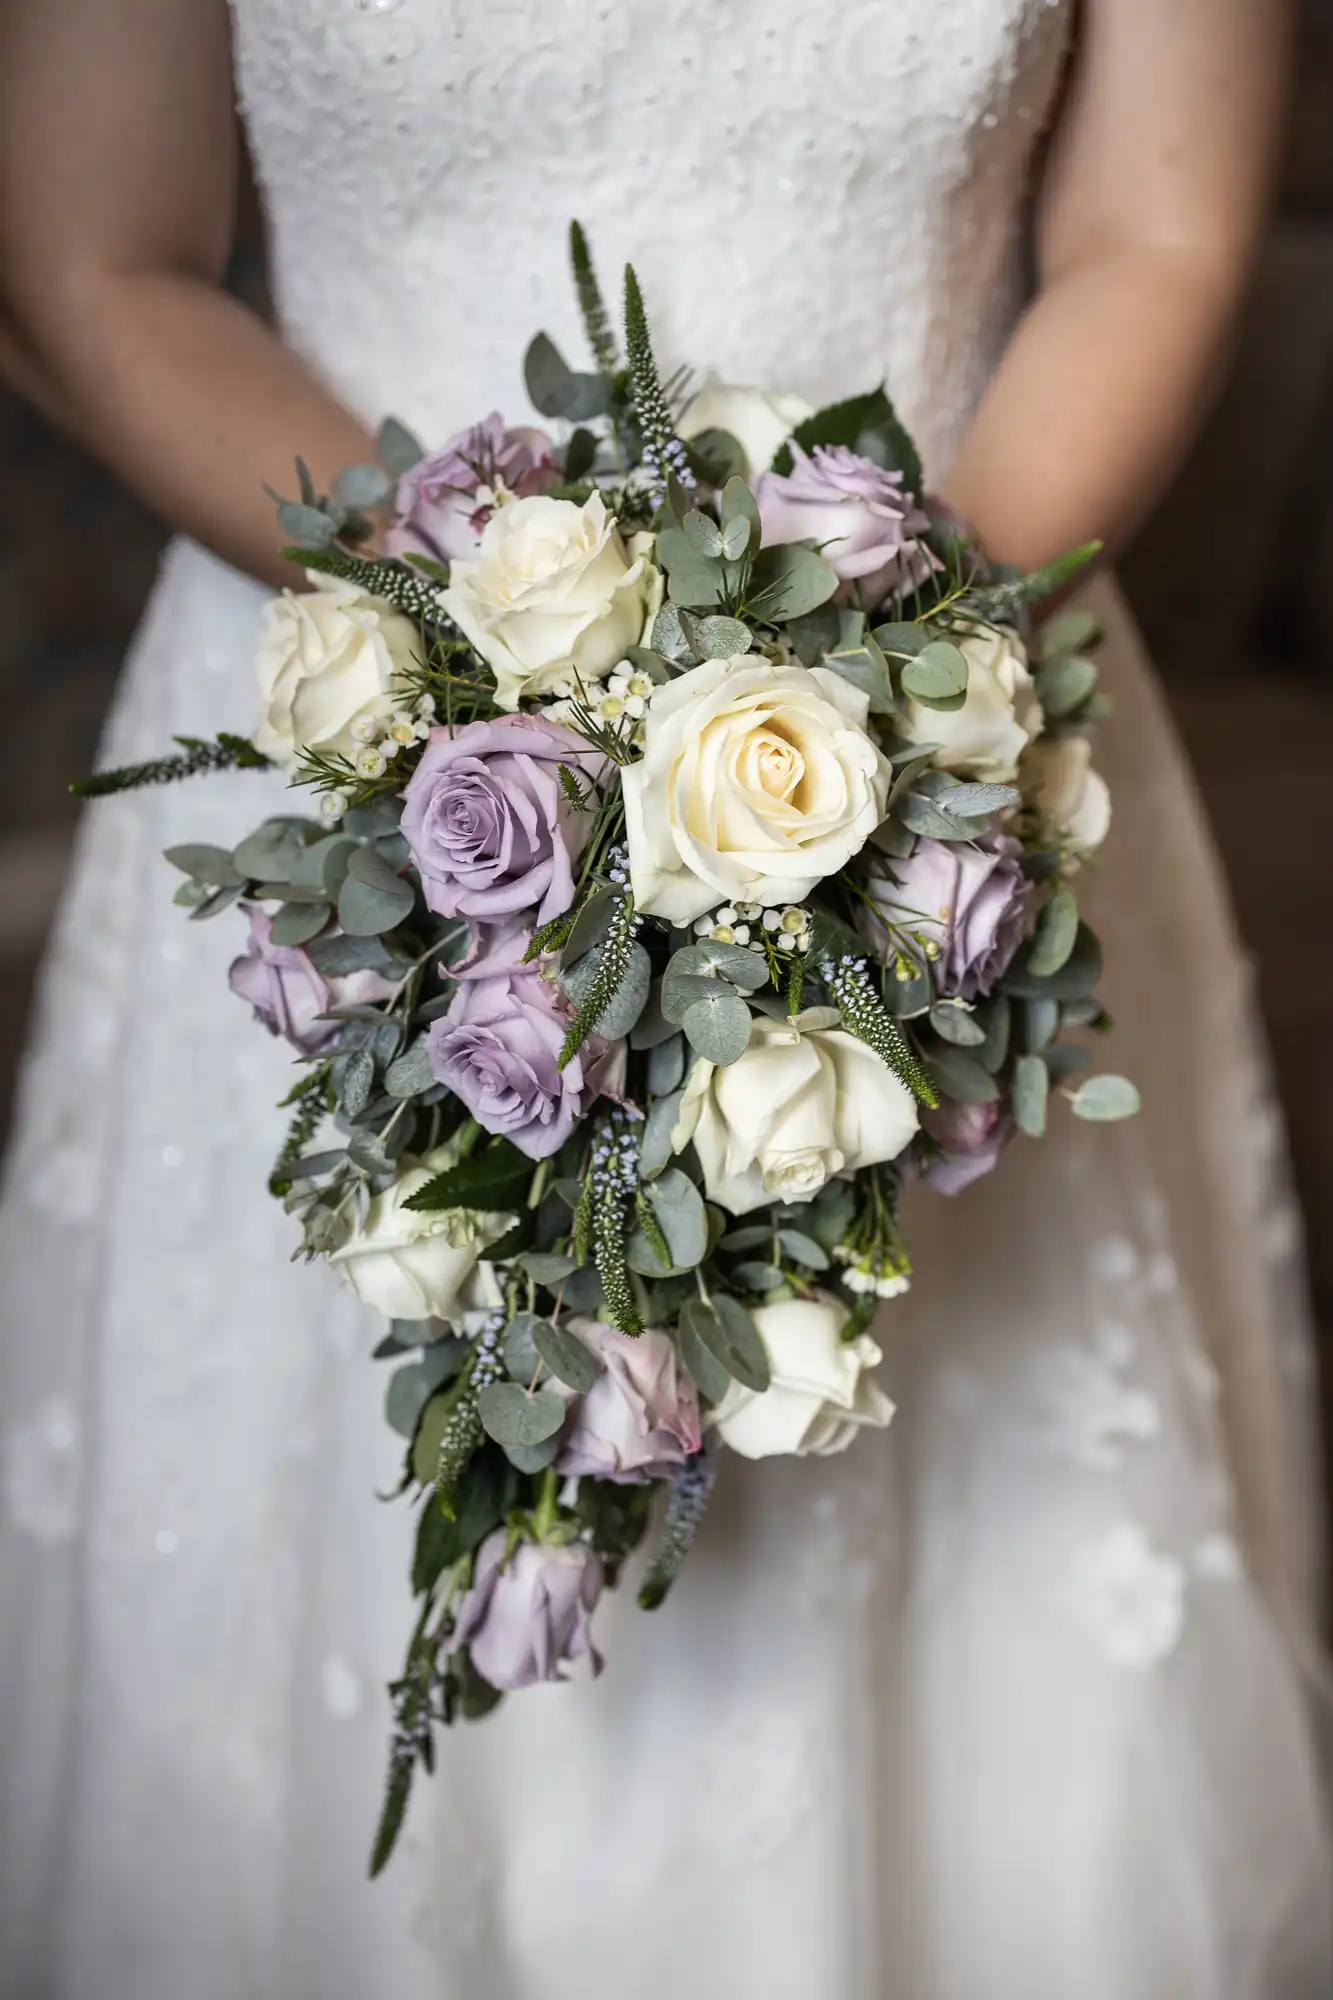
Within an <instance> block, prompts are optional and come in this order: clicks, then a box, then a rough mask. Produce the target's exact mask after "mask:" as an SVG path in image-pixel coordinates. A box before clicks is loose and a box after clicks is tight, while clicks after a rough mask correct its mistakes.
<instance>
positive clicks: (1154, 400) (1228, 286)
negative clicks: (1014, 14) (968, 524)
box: [947, 0, 1288, 564]
mask: <svg viewBox="0 0 1333 2000" xmlns="http://www.w3.org/2000/svg"><path fill="white" fill-rule="evenodd" d="M1287 41H1288V21H1287V6H1286V4H1285V0H1086V5H1085V7H1084V10H1083V21H1082V30H1081V41H1080V47H1079V50H1078V54H1077V56H1076V67H1075V70H1074V74H1073V76H1072V78H1071V84H1070V90H1069V93H1068V97H1067V101H1066V104H1065V109H1064V112H1063V115H1062V118H1061V121H1060V125H1059V127H1058V129H1057V131H1056V132H1055V134H1054V137H1053V141H1052V145H1051V150H1050V154H1049V157H1048V160H1047V164H1046V168H1045V172H1044V175H1043V182H1042V187H1041V190H1040V197H1039V210H1038V231H1037V253H1038V292H1037V296H1036V298H1035V300H1034V302H1033V304H1032V306H1031V307H1030V309H1029V311H1028V312H1027V314H1026V316H1025V317H1024V319H1023V321H1022V322H1021V324H1020V326H1019V328H1018V330H1017V332H1016V334H1015V336H1014V339H1013V342H1012V345H1011V346H1010V348H1009V350H1008V352H1007V354H1006V355H1005V358H1004V360H1003V362H1002V364H1001V367H1000V370H999V372H998V374H997V376H996V378H995V380H994V382H993V384H992V385H991V388H990V390H989V392H988V393H987V395H986V397H985V399H984V401H983V403H982V407H981V409H980V411H979V413H978V416H977V419H976V422H975V424H974V426H973V428H972V430H971V432H970V434H969V436H968V437H967V439H966V441H965V443H964V447H963V450H962V452H961V455H960V457H959V460H958V463H957V465H956V466H955V468H954V471H953V474H952V476H951V478H950V479H949V480H948V482H947V492H948V497H949V498H950V499H951V500H952V501H953V503H954V505H955V506H957V507H958V509H959V510H960V512H962V513H963V514H964V515H966V516H967V517H968V518H969V519H970V520H972V521H973V522H974V523H975V525H976V526H977V528H978V529H979V530H980V532H981V534H982V536H983V538H984V539H985V541H986V542H987V543H988V545H989V546H990V547H991V549H992V550H993V551H994V553H996V554H997V555H999V556H1001V557H1004V558H1006V559H1008V560H1010V561H1014V562H1019V563H1023V564H1037V563H1040V562H1044V561H1046V560H1048V559H1049V558H1050V557H1052V556H1054V555H1056V554H1058V553H1059V552H1060V551H1061V550H1063V549H1066V548H1069V547H1071V546H1072V545H1074V544H1077V543H1081V542H1085V541H1088V540H1091V539H1093V538H1094V537H1100V538H1101V539H1103V540H1105V541H1106V542H1108V543H1109V544H1110V545H1111V546H1112V547H1114V546H1115V545H1116V544H1117V543H1119V542H1121V541H1122V540H1123V539H1124V537H1125V535H1126V533H1127V532H1128V531H1129V530H1130V529H1132V528H1133V527H1134V525H1135V524H1136V523H1137V521H1138V520H1139V519H1140V517H1141V516H1142V514H1143V513H1144V511H1145V509H1146V508H1147V507H1148V506H1149V505H1150V504H1151V502H1152V501H1153V499H1154V498H1155V497H1156V495H1157V493H1158V492H1159V490H1160V488H1161V486H1162V485H1163V483H1164V482H1165V481H1166V480H1167V479H1168V478H1169V477H1170V475H1171V473H1172V472H1173V471H1174V469H1175V466H1176V464H1177V462H1178V460H1179V458H1180V456H1181V454H1182V452H1183V451H1184V449H1185V446H1186V444H1187V443H1188V440H1189V437H1190V434H1191V431H1192V429H1193V427H1194V426H1195V424H1196V422H1197V420H1198V417H1199V415H1200V412H1201V410H1202V409H1203V408H1204V406H1205V405H1206V402H1207V399H1208V396H1209V393H1210V390H1211V387H1212V385H1213V382H1214V381H1215V379H1216V374H1217V369H1218V362H1219V359H1220V357H1221V354H1222V352H1223V349H1224V346H1225V343H1226V338H1227V334H1228V330H1229V328H1230V325H1231V321H1232V317H1233V314H1234V311H1235V307H1236V303H1237V300H1238V297H1239V295H1240V292H1241V289H1242V286H1243V284H1244V280H1245V275H1246V272H1247V269H1248V265H1249V259H1250V255H1251V252H1252V249H1253V246H1254V241H1255V237H1256V233H1257V230H1258V227H1259V223H1260V221H1261V218H1262V214H1263V209H1264V204H1265V200H1266V197H1267V193H1268V185H1269V179H1270V174H1271V166H1272V157H1273V151H1274V136H1275V133H1276V130H1277V127H1278V122H1279V112H1280V106H1281V99H1282V84H1283V80H1284V71H1285V62H1286V53H1287Z"/></svg>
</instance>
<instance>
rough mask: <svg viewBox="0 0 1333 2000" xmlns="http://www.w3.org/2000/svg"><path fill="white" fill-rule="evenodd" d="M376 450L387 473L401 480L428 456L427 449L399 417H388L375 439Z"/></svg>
mask: <svg viewBox="0 0 1333 2000" xmlns="http://www.w3.org/2000/svg"><path fill="white" fill-rule="evenodd" d="M375 448H376V450H377V451H378V452H379V455H380V458H381V460H382V462H383V464H384V468H385V470H386V471H387V472H391V473H392V474H393V476H394V478H395V479H401V478H402V476H403V474H404V473H405V472H410V471H411V470H412V467H413V466H414V465H419V464H420V462H421V460H422V459H423V458H424V457H425V456H426V448H425V446H424V445H423V444H422V443H421V442H420V440H419V439H418V438H416V437H414V436H413V434H412V432H411V431H410V430H409V429H408V428H407V425H406V424H404V423H400V422H399V420H398V418H397V417H386V418H385V419H384V422H383V423H382V424H381V425H380V428H379V435H378V436H377V437H376V439H375Z"/></svg>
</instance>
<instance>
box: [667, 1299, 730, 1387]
mask: <svg viewBox="0 0 1333 2000" xmlns="http://www.w3.org/2000/svg"><path fill="white" fill-rule="evenodd" d="M702 1319H708V1320H710V1321H713V1327H712V1332H713V1340H714V1342H720V1341H721V1340H723V1338H724V1337H725V1336H724V1334H723V1331H722V1328H721V1326H720V1325H719V1324H718V1323H717V1322H716V1321H715V1320H714V1316H713V1314H712V1313H711V1312H709V1310H708V1307H707V1306H706V1305H704V1303H703V1301H702V1300H701V1299H687V1300H686V1302H685V1304H684V1306H683V1307H682V1308H681V1314H680V1319H679V1321H678V1322H677V1325H676V1339H677V1341H678V1343H679V1346H680V1355H681V1360H682V1361H683V1362H684V1363H685V1366H686V1368H687V1369H688V1370H689V1372H690V1374H691V1376H692V1377H693V1378H694V1383H695V1387H696V1388H697V1389H698V1391H699V1394H700V1395H701V1396H704V1397H706V1398H707V1400H708V1401H709V1402H710V1403H720V1402H721V1401H722V1398H723V1397H724V1396H725V1395H726V1393H727V1390H728V1388H729V1386H730V1384H731V1374H730V1371H729V1370H728V1369H727V1368H725V1367H724V1366H723V1364H722V1362H721V1361H719V1360H718V1358H717V1355H716V1354H715V1353H714V1351H713V1346H712V1345H711V1344H710V1343H709V1342H708V1341H706V1340H705V1339H704V1338H703V1336H702V1334H701V1333H700V1330H699V1328H700V1321H701V1320H702Z"/></svg>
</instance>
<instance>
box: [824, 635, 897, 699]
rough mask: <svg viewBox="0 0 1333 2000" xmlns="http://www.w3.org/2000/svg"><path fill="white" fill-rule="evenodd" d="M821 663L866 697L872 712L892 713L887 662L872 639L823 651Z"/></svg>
mask: <svg viewBox="0 0 1333 2000" xmlns="http://www.w3.org/2000/svg"><path fill="white" fill-rule="evenodd" d="M823 664H824V666H825V667H826V668H827V669H828V671H829V672H830V673H833V674H837V675H839V676H840V678H841V679H842V680H845V681H847V682H849V683H850V685H851V686H852V687H854V688H855V689H856V690H857V691H858V693H860V694H863V695H866V696H867V697H868V699H869V702H870V713H871V714H872V715H890V714H892V712H893V708H894V700H893V683H892V681H891V680H890V678H889V664H888V661H887V660H886V659H885V657H884V655H883V653H881V651H880V649H879V647H878V646H877V645H876V644H875V642H874V641H873V639H872V640H866V641H864V642H863V643H862V644H861V645H859V646H854V647H850V648H848V649H847V650H846V651H842V650H840V651H837V652H831V653H825V655H824V659H823Z"/></svg>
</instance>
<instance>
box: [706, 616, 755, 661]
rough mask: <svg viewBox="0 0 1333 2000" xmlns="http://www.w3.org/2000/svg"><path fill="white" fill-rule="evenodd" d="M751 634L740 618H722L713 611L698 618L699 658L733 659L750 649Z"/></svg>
mask: <svg viewBox="0 0 1333 2000" xmlns="http://www.w3.org/2000/svg"><path fill="white" fill-rule="evenodd" d="M753 636H754V635H753V634H752V633H751V631H750V628H749V626H748V625H747V624H745V623H744V621H743V620H742V619H740V618H724V617H722V616H721V615H720V614H717V613H714V614H713V616H712V617H709V618H701V619H700V620H699V631H698V640H697V643H698V648H699V655H700V658H701V659H705V660H734V659H738V658H739V657H740V655H741V654H743V653H748V652H749V650H750V645H751V641H752V639H753Z"/></svg>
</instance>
